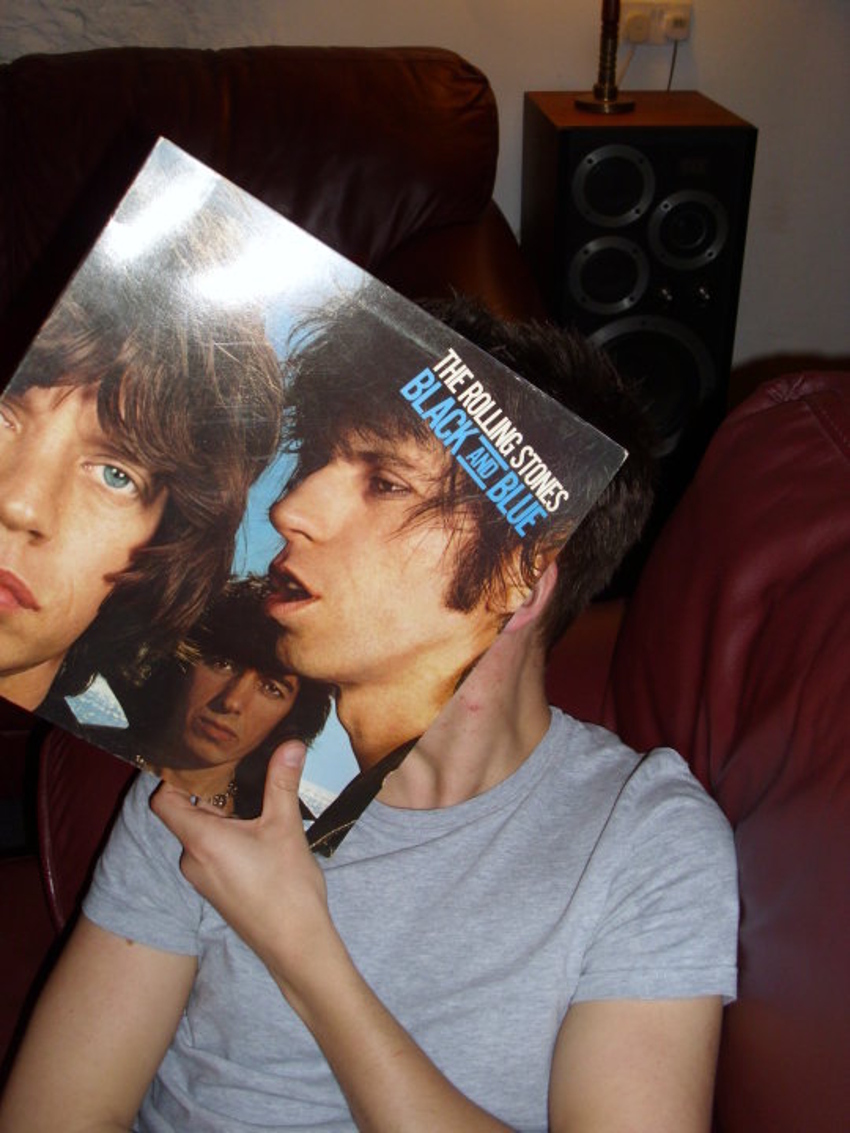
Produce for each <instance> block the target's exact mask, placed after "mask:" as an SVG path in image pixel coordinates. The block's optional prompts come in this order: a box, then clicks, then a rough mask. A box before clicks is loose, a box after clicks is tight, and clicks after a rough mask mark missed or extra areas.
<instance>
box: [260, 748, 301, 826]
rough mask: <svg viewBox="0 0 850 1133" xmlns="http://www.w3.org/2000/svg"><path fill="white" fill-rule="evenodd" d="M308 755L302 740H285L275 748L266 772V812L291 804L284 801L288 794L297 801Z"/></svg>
mask: <svg viewBox="0 0 850 1133" xmlns="http://www.w3.org/2000/svg"><path fill="white" fill-rule="evenodd" d="M306 755H307V746H306V744H305V743H304V742H303V741H302V740H285V741H284V742H283V743H282V744H281V745H280V747H277V748H275V751H274V754H273V755H272V757H271V759H270V760H269V767H268V771H267V772H266V786H265V791H264V792H263V813H264V814H265V813H266V812H267V811H269V812H275V811H277V810H279V809H280V807H281V805H283V806H288V805H290V803H289V802H283V801H282V800H283V799H285V798H286V797H287V796H290V797H291V798H293V799H294V800H295V801H296V802H297V799H298V784H299V782H300V780H301V772H302V770H303V768H304V760H305V758H306Z"/></svg>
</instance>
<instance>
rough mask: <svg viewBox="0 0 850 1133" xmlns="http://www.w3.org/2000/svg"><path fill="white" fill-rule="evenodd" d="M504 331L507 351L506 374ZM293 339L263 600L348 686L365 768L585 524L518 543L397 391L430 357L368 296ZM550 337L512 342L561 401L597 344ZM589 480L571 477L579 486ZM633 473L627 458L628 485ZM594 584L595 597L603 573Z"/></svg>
mask: <svg viewBox="0 0 850 1133" xmlns="http://www.w3.org/2000/svg"><path fill="white" fill-rule="evenodd" d="M435 311H436V312H437V313H438V314H442V315H443V316H445V321H448V322H449V323H451V324H452V325H453V326H454V328H455V329H457V330H460V332H461V333H462V334H465V335H466V337H467V338H470V339H472V341H473V342H476V344H478V345H484V346H485V348H487V346H488V345H489V339H487V335H488V334H490V335H492V334H493V333H494V332H493V329H492V327H491V325H490V324H489V323H488V321H487V320H486V318H485V317H484V316H483V315H482V314H481V313H480V312H478V311H477V310H476V309H471V310H469V309H466V308H465V307H462V306H461V305H460V304H455V305H454V306H453V307H452V308H435ZM500 333H501V336H502V340H500V341H499V342H498V343H496V342H494V346H495V347H496V356H497V357H498V358H499V360H500V361H501V362H503V363H504V364H505V365H506V366H508V367H511V366H512V365H514V364H515V362H516V359H515V358H514V357H513V353H512V348H511V344H510V342H509V341H505V338H506V335H507V330H506V329H503V330H501V331H500ZM296 334H297V336H298V337H299V338H305V337H306V339H307V345H306V346H304V345H302V346H301V348H300V349H297V350H295V349H294V350H292V351H290V352H289V354H288V381H287V413H286V419H285V437H286V442H287V443H288V445H289V447H290V449H291V450H292V451H293V452H294V453H296V454H297V462H296V465H295V468H294V471H293V473H292V475H291V477H290V480H289V483H288V484H287V485H286V488H285V490H284V493H283V494H282V496H281V497H280V499H279V500H278V501H277V503H276V504H274V506H273V507H272V508H271V512H270V516H271V520H272V522H273V524H274V526H275V527H276V528H277V530H278V531H279V532H280V534H281V535H282V536H283V537H284V538H285V540H286V543H285V546H284V548H283V550H282V551H281V553H280V554H279V555H278V556H277V558H276V559H275V560H274V562H273V563H272V565H271V568H270V575H271V580H272V585H273V587H274V591H275V593H274V595H273V597H272V599H271V600H270V602H269V604H268V609H269V612H270V613H271V614H272V616H273V617H274V618H275V619H276V620H277V621H278V622H279V624H280V625H281V627H282V629H283V634H282V636H281V640H280V644H279V650H280V652H281V656H282V657H284V658H285V659H286V661H287V663H288V664H290V665H291V666H292V667H293V668H294V669H295V670H296V671H298V672H299V673H302V674H306V675H309V676H312V677H315V678H316V679H319V680H324V681H331V682H332V683H333V684H334V685H335V686H336V688H337V706H336V707H337V715H338V716H339V719H340V722H341V723H342V725H343V727H344V728H345V729H346V731H347V732H348V734H349V738H350V740H351V744H352V747H353V749H354V753H355V755H356V757H357V760H358V762H359V764H360V766H361V767H366V768H368V767H370V766H372V765H373V764H374V763H376V762H377V761H378V760H379V759H380V758H381V757H383V756H385V755H387V753H388V752H391V751H393V750H394V749H396V748H399V747H401V746H402V745H403V744H405V743H407V742H409V741H411V740H413V739H415V738H416V737H417V736H419V735H421V734H422V733H423V732H424V731H425V729H426V728H427V727H428V725H429V724H430V723H431V721H432V720H433V719H434V718H435V716H436V715H437V713H438V712H439V710H440V709H441V708H442V707H443V705H444V704H445V703H446V702H447V701H448V700H449V698H450V697H451V695H452V693H453V692H454V691H455V689H456V688H457V686H458V684H459V683H460V681H461V680H462V679H463V677H464V675H465V674H466V673H467V672H468V671H469V669H470V667H471V666H472V665H473V664H474V663H475V662H476V660H477V659H478V658H479V657H480V656H481V655H482V654H483V653H484V652H485V650H486V649H487V648H488V646H489V645H490V644H491V643H492V641H493V639H494V638H495V636H496V634H497V633H498V632H499V630H500V629H501V628H502V626H503V625H504V624H505V623H506V621H507V619H508V617H509V616H510V615H511V614H512V613H513V612H514V611H515V610H516V609H517V608H518V606H519V605H520V603H521V602H522V601H523V600H524V598H525V597H526V596H527V595H528V593H529V592H530V590H531V587H532V586H533V585H534V583H535V581H536V579H537V577H538V575H539V573H540V571H541V569H542V566H543V565H544V564H545V563H546V562H547V561H548V560H549V559H550V558H551V557H552V555H553V554H554V553H555V551H556V549H557V548H559V547H560V546H561V545H562V543H563V541H564V540H565V539H566V538H567V535H568V534H569V533H570V532H571V529H572V525H573V523H572V522H571V520H570V518H569V517H567V518H562V516H561V513H556V514H555V515H553V516H552V517H547V522H546V523H545V524H540V525H539V527H535V528H532V529H531V530H530V531H529V532H528V533H527V534H526V535H525V537H524V538H520V536H519V535H518V534H517V532H516V531H515V530H514V529H513V528H512V527H511V525H510V524H509V523H508V522H507V521H506V518H505V516H504V515H503V514H502V513H501V512H500V511H499V510H498V509H497V507H496V506H495V505H494V504H493V502H492V501H491V500H490V499H488V498H487V496H486V495H485V493H484V492H483V491H482V490H481V489H480V488H479V487H478V486H476V485H475V484H474V483H473V481H472V480H471V479H470V478H469V477H468V476H467V474H466V472H464V471H463V470H462V468H461V467H460V464H459V462H458V461H457V460H456V459H455V458H454V456H453V455H452V454H451V453H450V451H449V450H448V449H447V448H446V447H444V445H443V444H441V443H440V441H439V440H438V439H437V438H436V437H435V435H434V432H433V431H432V430H431V429H430V428H429V426H428V424H427V423H426V422H425V421H423V419H422V417H421V416H418V415H417V414H416V413H414V412H412V411H411V408H410V406H409V405H408V404H407V403H406V402H405V401H404V399H403V398H401V397H399V396H398V394H397V385H398V376H399V375H400V374H405V373H409V374H414V373H416V371H417V369H418V368H419V367H421V354H419V355H414V354H413V353H412V352H411V354H410V356H409V357H407V356H405V354H404V350H405V344H403V343H401V344H400V343H399V336H398V334H397V332H396V330H395V329H394V327H393V326H391V325H390V326H387V325H385V324H384V323H382V321H381V320H380V319H379V318H376V317H374V315H373V314H372V313H371V311H370V310H369V309H368V307H367V305H366V304H362V303H360V302H359V301H358V297H357V296H355V297H354V299H353V300H349V301H348V302H345V303H342V304H340V305H339V306H338V307H336V308H335V309H334V310H333V312H332V313H331V314H330V315H328V316H325V317H320V318H318V319H317V320H315V321H313V322H308V324H307V327H306V329H305V327H303V326H300V327H298V328H297V331H296ZM482 336H483V339H484V341H483V342H482V341H481V339H482ZM508 337H509V336H508ZM528 337H529V338H530V336H528ZM553 338H554V341H553V342H552V343H543V342H539V343H538V342H536V341H535V342H534V343H533V346H532V343H531V342H529V343H522V344H520V345H519V346H518V349H519V352H520V354H522V353H523V352H525V353H526V354H528V355H529V357H528V358H527V359H526V361H527V364H528V365H530V366H531V368H533V370H534V373H535V380H536V381H537V382H538V383H539V384H540V385H541V386H542V387H543V388H544V390H547V391H550V390H554V392H555V393H556V394H557V389H556V385H557V378H558V372H559V367H566V368H569V369H570V370H573V369H577V370H580V369H581V368H582V366H583V365H585V364H586V361H587V358H586V353H587V352H586V351H585V355H583V356H579V355H578V354H576V357H561V356H559V355H558V354H557V353H551V352H550V347H551V349H552V350H554V351H557V350H560V351H561V353H562V354H563V353H564V352H565V351H566V352H569V351H574V350H577V347H575V345H574V344H573V341H572V340H569V339H568V340H567V341H566V342H563V341H560V340H559V339H558V338H557V337H556V336H553ZM408 349H410V348H409V347H408ZM375 360H377V363H376V361H375ZM353 372H354V373H356V379H355V378H354V377H353ZM393 380H395V382H396V388H395V389H394V388H393V385H392V382H393ZM488 381H489V382H490V384H491V386H492V387H493V389H494V390H495V393H496V400H497V401H498V403H499V405H500V406H501V408H502V410H503V412H504V415H505V416H506V417H507V418H508V419H511V420H521V421H522V423H523V428H524V430H525V431H526V434H527V435H530V436H546V435H547V432H550V431H551V430H552V428H553V425H552V420H551V410H550V409H549V408H547V405H546V402H545V400H544V399H539V401H538V400H536V399H534V400H533V399H529V398H528V397H525V398H524V399H523V397H522V392H521V390H519V389H518V388H517V385H516V383H514V382H513V381H512V379H511V378H510V376H509V375H507V376H504V377H502V376H501V375H499V374H498V373H497V372H494V373H493V374H492V375H488ZM394 395H395V396H394ZM547 414H549V418H548V419H547ZM637 464H638V461H637V459H636V460H635V465H636V466H637ZM586 478H587V476H586V475H585V477H581V476H580V475H579V476H577V477H576V484H575V486H574V485H572V484H571V488H572V489H573V490H574V492H575V494H576V495H579V494H580V492H581V485H582V483H583V480H584V479H586ZM633 479H634V474H633V472H632V470H631V468H630V469H629V471H628V472H627V473H626V474H625V480H624V482H625V483H630V482H632V480H633ZM621 491H622V488H621ZM565 510H566V509H565ZM629 521H630V523H631V524H632V527H634V525H635V523H636V522H639V519H638V520H636V519H635V518H634V517H630V520H629ZM624 534H625V537H627V538H628V537H630V536H629V534H628V531H626V532H624ZM601 569H602V570H603V571H607V570H608V563H607V561H606V562H605V563H604V565H603V566H602V568H601ZM582 577H583V582H582V585H583V586H584V587H585V588H587V594H586V596H584V595H583V597H582V604H583V602H584V601H586V600H587V598H588V597H589V596H590V594H592V593H593V592H594V590H595V589H597V588H599V587H601V585H602V584H604V582H605V581H607V575H603V576H602V577H599V568H597V569H596V571H595V572H594V574H593V575H592V576H590V575H588V573H587V571H586V570H584V571H582ZM571 585H574V583H571Z"/></svg>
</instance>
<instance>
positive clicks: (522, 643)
mask: <svg viewBox="0 0 850 1133" xmlns="http://www.w3.org/2000/svg"><path fill="white" fill-rule="evenodd" d="M528 628H529V632H520V633H511V632H505V633H503V634H501V635H500V636H499V637H498V638H497V639H496V641H495V642H494V643H493V645H492V646H491V647H490V649H489V650H488V652H487V653H486V654H485V655H484V656H483V657H482V658H481V660H480V661H479V662H478V664H477V666H476V667H475V668H474V669H473V670H472V672H471V673H470V674H469V676H468V677H467V679H466V680H465V681H464V683H463V685H462V686H461V687H460V689H459V690H458V691H457V693H456V694H455V695H454V697H453V698H452V699H451V700H450V701H449V703H448V704H447V705H446V706H445V707H444V708H443V710H442V712H440V714H439V715H438V716H437V718H436V720H434V722H433V723H432V725H431V727H430V728H429V729H428V730H427V732H426V734H425V735H424V736H423V737H422V739H421V740H420V741H419V743H418V744H417V745H416V747H415V748H414V749H413V751H412V752H411V753H410V754H409V755H408V756H407V758H406V759H405V761H404V762H403V763H402V765H401V767H399V768H398V770H397V771H395V772H393V773H392V774H391V775H390V776H389V777H388V779H387V781H386V783H385V785H384V787H383V789H382V791H381V793H380V794H379V796H378V797H379V799H380V800H381V802H383V803H386V804H387V805H389V806H397V807H405V808H410V809H435V808H437V807H445V806H453V805H456V804H457V803H460V802H465V801H466V800H467V799H470V798H473V797H474V796H476V795H479V794H482V793H483V792H484V791H487V790H490V789H491V788H492V787H494V786H496V785H497V784H498V783H500V782H501V781H502V780H504V779H506V778H508V776H509V775H512V774H513V772H514V771H516V770H517V768H518V767H520V766H521V764H523V763H524V762H525V760H526V759H527V758H528V756H529V755H530V754H531V752H532V751H533V750H534V748H535V747H536V746H537V745H538V744H539V743H540V741H541V740H542V739H543V736H544V735H545V734H546V731H547V729H548V727H549V721H550V713H549V706H548V703H547V700H546V694H545V687H544V682H543V676H544V666H545V661H544V656H543V651H542V649H541V648H539V647H538V646H537V644H536V642H535V640H534V637H533V631H532V630H531V627H528Z"/></svg>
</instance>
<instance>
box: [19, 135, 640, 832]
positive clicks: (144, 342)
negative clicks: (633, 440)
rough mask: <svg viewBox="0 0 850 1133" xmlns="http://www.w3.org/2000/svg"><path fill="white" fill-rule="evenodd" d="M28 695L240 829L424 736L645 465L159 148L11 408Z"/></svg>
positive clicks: (31, 362) (42, 342)
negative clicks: (291, 774)
mask: <svg viewBox="0 0 850 1133" xmlns="http://www.w3.org/2000/svg"><path fill="white" fill-rule="evenodd" d="M0 414H1V415H2V417H1V418H0V425H2V429H0V470H2V478H3V494H4V505H3V506H4V508H5V512H6V517H7V521H6V522H5V523H4V524H3V525H2V529H0V538H2V547H0V556H2V557H0V695H3V696H4V697H6V698H7V699H9V700H11V701H14V702H15V703H17V704H20V705H22V706H24V707H27V708H30V709H33V710H34V711H36V712H37V713H38V714H40V715H42V716H44V717H45V718H46V719H48V720H50V721H52V722H54V723H56V724H59V725H61V726H63V727H65V728H68V729H69V730H71V731H72V732H76V733H78V734H80V735H82V736H84V737H86V738H88V739H90V740H92V741H93V742H95V743H97V744H98V745H100V746H102V747H105V748H106V749H107V750H109V751H111V752H113V753H114V754H116V755H117V756H119V757H121V758H123V759H126V760H130V761H131V762H133V763H135V764H136V765H137V766H139V767H143V768H146V769H148V770H151V771H153V772H154V773H156V774H158V775H160V776H162V777H164V778H169V779H171V780H172V781H173V782H175V783H177V784H178V785H180V786H182V787H184V788H185V789H186V790H188V791H190V792H191V793H193V794H197V795H198V797H200V798H203V799H206V800H207V801H209V802H211V803H212V804H213V805H215V806H220V807H221V808H222V809H223V810H225V811H226V812H227V813H233V814H237V815H251V814H255V813H257V810H258V808H259V805H260V800H261V795H262V784H263V780H264V775H265V769H266V765H267V763H268V759H269V757H270V754H271V752H272V750H273V749H274V747H275V746H276V745H277V744H278V743H279V742H280V740H281V739H283V738H286V737H289V736H298V737H300V738H302V739H303V740H304V741H305V742H306V743H307V745H308V759H307V765H306V768H305V773H304V779H303V789H302V799H303V804H304V810H305V815H306V816H307V821H308V822H309V821H310V819H311V816H317V815H319V814H320V813H321V812H322V811H323V810H324V809H325V808H326V807H327V805H328V804H329V803H330V802H331V801H332V800H333V799H334V798H335V796H336V795H337V794H338V793H339V792H340V791H341V790H342V788H344V787H345V786H346V784H348V783H349V782H350V781H351V780H352V779H354V777H355V776H357V775H358V771H359V770H360V769H364V770H365V769H369V768H371V767H373V766H375V765H376V764H379V763H380V762H381V761H382V760H384V759H385V758H386V757H388V756H390V755H391V754H392V753H396V752H404V751H405V750H406V749H407V748H409V747H410V745H411V744H412V743H414V742H415V740H416V738H417V737H419V736H421V735H422V733H423V732H424V731H425V729H426V728H427V727H428V726H429V724H430V723H431V722H432V720H433V719H434V718H435V717H436V715H437V714H438V712H439V711H440V709H441V708H442V707H443V706H444V705H445V704H446V702H447V701H448V700H449V698H450V697H451V696H452V694H453V692H454V691H455V689H456V688H457V687H458V684H459V683H460V682H461V681H462V680H463V677H464V675H465V674H466V673H467V672H468V671H469V669H470V667H471V666H472V665H474V664H475V662H476V660H477V659H478V658H480V656H481V654H482V653H483V652H484V651H485V650H486V649H487V647H488V646H489V645H490V644H491V642H492V641H493V639H494V638H495V636H496V634H497V633H498V632H499V630H500V629H501V628H502V626H503V625H504V623H505V621H506V619H507V618H508V617H509V616H510V614H511V613H512V611H513V610H515V609H516V607H517V606H518V605H519V604H520V603H521V602H522V600H523V599H524V597H525V596H526V595H527V594H528V591H529V589H530V587H531V586H532V585H533V583H534V579H535V578H536V577H537V575H538V574H539V572H540V571H541V570H542V569H543V567H544V566H545V564H546V563H547V562H548V561H549V560H550V559H551V558H552V557H553V556H554V555H555V554H556V553H557V551H558V550H559V548H560V547H561V546H562V545H563V544H564V542H565V541H566V540H567V539H569V537H570V535H571V533H572V532H573V531H574V530H575V528H576V526H577V525H578V524H579V523H580V521H581V519H582V517H583V516H584V514H585V513H586V512H587V510H588V508H589V507H590V506H591V505H592V503H593V502H594V500H595V499H596V498H597V496H598V495H599V493H600V492H601V491H602V490H603V489H604V487H605V486H606V484H607V483H608V481H609V480H610V478H611V477H612V476H613V475H614V473H615V472H616V470H617V468H618V467H619V465H620V464H621V463H622V461H623V459H624V457H625V453H624V451H623V450H622V449H621V448H620V447H619V446H618V445H616V444H614V443H613V442H612V441H610V440H609V439H607V438H606V437H604V436H603V435H601V434H600V433H599V432H598V431H597V430H595V429H594V428H592V427H591V426H590V425H588V424H586V423H585V422H583V421H581V420H579V419H578V418H576V417H575V416H573V415H572V414H570V413H568V412H567V411H566V410H564V409H563V408H562V407H561V406H559V405H558V404H557V403H556V402H554V401H553V400H551V399H550V398H549V397H547V396H546V395H545V394H543V393H541V392H539V391H538V390H536V389H535V388H534V387H532V386H531V385H530V384H529V383H527V382H525V381H524V380H522V379H520V378H518V377H517V376H516V375H514V374H513V373H511V372H510V371H509V370H507V369H506V368H505V367H503V366H502V365H501V364H500V363H499V362H497V361H496V360H495V359H494V358H493V357H492V356H490V355H489V354H487V353H485V352H482V351H481V350H479V349H478V348H477V347H475V346H473V345H472V344H471V343H470V342H468V341H466V340H465V339H463V338H462V337H460V336H459V335H458V334H456V333H455V332H454V331H452V330H450V329H449V328H448V327H447V326H445V325H444V324H443V323H442V322H440V321H439V320H437V319H435V318H433V317H432V316H431V315H430V314H428V313H426V311H425V310H423V309H422V308H421V307H420V306H418V305H416V304H414V303H412V302H410V301H408V300H407V299H404V298H402V297H401V296H399V295H398V294H396V293H395V292H393V291H392V290H390V289H389V288H387V287H386V286H385V285H383V284H381V283H379V282H378V281H376V280H375V279H374V278H371V277H370V276H369V275H368V274H366V273H365V272H364V271H363V270H361V269H360V268H359V267H357V266H356V265H354V264H352V263H350V262H349V261H347V260H345V259H343V258H342V257H341V256H339V255H338V254H336V253H335V252H334V251H332V250H331V249H329V248H327V247H326V246H324V245H323V244H322V243H320V242H319V241H317V240H316V239H315V238H313V237H312V236H310V235H308V234H307V233H305V232H304V231H302V230H300V229H299V228H297V227H295V226H294V225H293V224H291V223H290V222H288V221H287V220H285V219H284V218H283V217H281V216H279V215H277V214H276V213H274V212H273V211H272V210H270V209H269V208H268V207H266V206H265V205H263V204H261V203H260V202H258V201H257V200H255V199H254V198H252V197H251V196H249V195H248V194H246V193H245V192H243V191H242V190H240V189H238V188H237V187H236V186H234V185H233V184H231V183H230V182H228V181H226V180H224V179H223V178H221V177H220V176H218V175H217V174H216V173H214V172H213V171H211V170H210V169H208V168H206V167H205V166H204V165H202V164H201V163H199V162H198V161H196V160H195V159H194V158H191V157H189V156H188V155H187V154H185V153H184V152H182V151H181V150H180V149H178V148H177V147H176V146H174V145H172V144H171V143H169V142H168V141H166V140H162V139H161V140H160V141H159V142H158V143H157V144H156V146H155V147H154V149H153V151H152V153H151V155H150V157H149V158H148V160H147V162H146V164H145V165H144V166H143V168H142V170H141V171H140V173H139V174H138V176H137V178H136V180H135V181H134V182H133V184H132V186H131V187H130V189H129V191H128V192H127V194H126V195H125V197H124V198H123V200H122V201H121V203H120V205H119V206H118V208H117V210H116V212H115V213H114V215H113V217H112V219H111V221H110V222H109V223H108V225H107V226H106V228H105V229H104V231H103V232H102V234H101V236H100V237H99V239H98V240H97V242H96V243H95V245H94V246H93V248H92V250H91V252H90V253H89V255H88V256H87V257H86V259H85V260H84V261H83V263H82V265H81V266H80V268H79V269H78V271H77V272H76V274H75V275H74V277H73V279H72V280H71V282H70V283H69V285H68V287H67V288H66V290H65V291H64V293H63V294H62V296H61V297H60V299H59V301H58V302H57V304H56V306H55V307H54V309H53V311H52V312H51V314H50V316H49V318H48V319H47V321H46V323H45V324H44V326H43V327H42V329H41V331H40V333H39V335H38V336H37V338H36V340H35V341H34V343H33V344H32V346H31V348H30V349H29V351H28V352H27V354H26V355H25V357H24V359H23V361H22V363H21V365H20V366H19V368H18V370H17V371H16V373H15V375H14V377H13V379H12V382H11V383H10V385H9V387H8V388H7V390H6V391H5V393H4V395H3V398H2V403H0Z"/></svg>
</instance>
